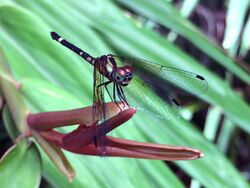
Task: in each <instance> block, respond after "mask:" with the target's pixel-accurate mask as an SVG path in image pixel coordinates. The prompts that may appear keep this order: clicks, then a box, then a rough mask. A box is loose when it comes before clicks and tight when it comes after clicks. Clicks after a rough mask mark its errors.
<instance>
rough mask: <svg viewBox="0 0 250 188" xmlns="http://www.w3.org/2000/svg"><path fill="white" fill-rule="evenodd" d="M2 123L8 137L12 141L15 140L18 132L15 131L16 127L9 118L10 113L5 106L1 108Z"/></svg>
mask: <svg viewBox="0 0 250 188" xmlns="http://www.w3.org/2000/svg"><path fill="white" fill-rule="evenodd" d="M3 122H4V126H5V129H6V130H7V132H8V134H9V136H10V137H11V139H12V140H15V138H17V136H18V135H19V134H20V132H19V131H18V130H17V127H16V125H15V123H14V121H13V119H12V117H11V113H10V110H9V108H8V106H7V105H5V106H4V108H3Z"/></svg>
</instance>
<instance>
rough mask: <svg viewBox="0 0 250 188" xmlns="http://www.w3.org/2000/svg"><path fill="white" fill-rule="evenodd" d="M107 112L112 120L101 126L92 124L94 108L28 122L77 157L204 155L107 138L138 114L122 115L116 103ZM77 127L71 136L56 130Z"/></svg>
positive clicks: (178, 157)
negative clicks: (102, 144) (81, 155)
mask: <svg viewBox="0 0 250 188" xmlns="http://www.w3.org/2000/svg"><path fill="white" fill-rule="evenodd" d="M107 109H108V110H109V114H110V115H111V118H109V119H108V120H106V121H105V122H103V123H101V124H99V125H97V123H96V122H94V123H93V122H92V107H86V108H81V109H75V110H68V111H57V112H45V113H38V114H29V116H28V118H27V122H28V125H29V126H30V128H32V129H33V130H35V131H38V132H39V133H40V134H41V135H42V136H43V137H44V138H45V139H47V140H48V141H50V142H52V143H54V144H56V145H58V146H59V147H61V148H63V149H65V150H68V151H71V152H73V153H78V154H84V155H100V156H103V155H105V156H112V157H131V158H144V159H156V160H166V161H173V160H192V159H197V158H200V157H202V156H203V153H202V152H200V151H199V150H196V149H192V148H187V147H179V146H170V145H163V144H152V143H143V142H136V141H132V140H126V139H120V138H114V137H110V136H106V134H107V133H109V132H110V131H112V130H113V129H115V128H117V127H118V126H120V125H122V124H123V123H124V122H126V121H128V120H129V119H130V118H131V117H132V116H133V115H134V114H135V113H136V110H135V109H133V108H124V109H123V110H122V111H120V109H119V108H118V107H117V105H116V104H115V103H107ZM112 115H113V117H112ZM74 124H80V125H79V127H78V128H77V129H76V130H74V131H72V132H70V133H68V134H62V133H60V132H57V131H54V130H53V128H56V127H62V126H69V125H74ZM97 143H98V145H99V143H105V146H100V145H99V146H98V145H97ZM99 147H105V149H104V150H102V151H101V150H100V148H99Z"/></svg>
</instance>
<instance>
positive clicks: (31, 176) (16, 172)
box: [0, 140, 42, 188]
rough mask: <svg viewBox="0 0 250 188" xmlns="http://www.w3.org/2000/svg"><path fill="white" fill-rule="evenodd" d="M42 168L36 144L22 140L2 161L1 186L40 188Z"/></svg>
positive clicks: (0, 167) (0, 170) (2, 187)
mask: <svg viewBox="0 0 250 188" xmlns="http://www.w3.org/2000/svg"><path fill="white" fill-rule="evenodd" d="M41 170H42V167H41V158H40V155H39V152H38V150H37V148H36V146H35V144H33V143H28V142H27V141H25V140H23V141H20V142H19V143H18V144H16V145H14V146H13V147H12V148H10V149H9V150H8V151H7V152H6V153H5V155H4V156H3V158H2V159H1V161H0V187H1V188H5V187H6V188H7V187H11V188H22V187H23V188H35V187H37V188H38V187H39V184H40V181H41Z"/></svg>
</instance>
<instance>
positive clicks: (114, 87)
mask: <svg viewBox="0 0 250 188" xmlns="http://www.w3.org/2000/svg"><path fill="white" fill-rule="evenodd" d="M116 87H117V85H116V84H115V83H114V85H113V99H114V101H115V104H116V105H117V106H118V108H119V109H120V110H121V111H122V109H121V107H120V106H119V104H118V103H117V101H116V97H115V93H116ZM118 96H119V95H118ZM120 100H121V99H120Z"/></svg>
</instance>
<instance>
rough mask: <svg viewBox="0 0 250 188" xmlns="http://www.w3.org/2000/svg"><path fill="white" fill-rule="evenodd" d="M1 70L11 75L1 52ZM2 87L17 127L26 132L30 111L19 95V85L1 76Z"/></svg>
mask: <svg viewBox="0 0 250 188" xmlns="http://www.w3.org/2000/svg"><path fill="white" fill-rule="evenodd" d="M0 69H1V72H3V73H4V74H6V75H10V72H9V69H8V64H7V61H6V60H5V58H4V55H3V53H2V51H0ZM12 80H13V79H12ZM0 87H1V90H2V92H3V96H4V99H5V100H6V103H7V104H8V107H9V109H10V112H11V115H12V117H13V120H14V122H15V125H16V126H17V128H18V129H19V131H20V132H22V131H24V130H25V127H26V114H27V113H28V111H27V109H26V108H25V106H24V103H23V101H22V98H21V96H20V94H19V91H18V87H19V85H18V84H17V83H15V81H10V80H8V79H6V78H5V77H2V76H1V75H0Z"/></svg>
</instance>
